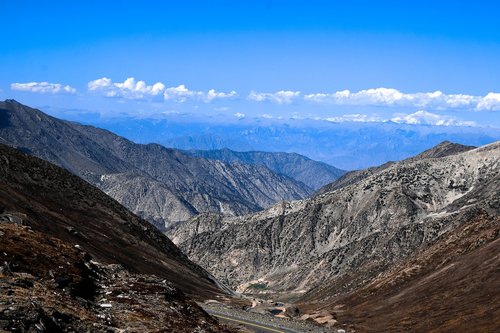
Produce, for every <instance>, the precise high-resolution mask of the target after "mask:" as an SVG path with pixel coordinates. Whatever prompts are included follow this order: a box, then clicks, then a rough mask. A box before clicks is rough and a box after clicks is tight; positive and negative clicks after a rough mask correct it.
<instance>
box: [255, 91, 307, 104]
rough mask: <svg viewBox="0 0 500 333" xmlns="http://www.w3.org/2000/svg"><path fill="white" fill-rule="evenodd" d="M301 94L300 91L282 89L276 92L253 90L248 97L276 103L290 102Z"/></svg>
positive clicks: (258, 100) (257, 100)
mask: <svg viewBox="0 0 500 333" xmlns="http://www.w3.org/2000/svg"><path fill="white" fill-rule="evenodd" d="M299 96H300V91H290V90H280V91H277V92H275V93H260V92H256V91H253V90H252V91H251V92H250V94H249V95H248V97H247V98H248V99H249V100H251V101H256V102H272V103H276V104H290V103H292V102H293V101H294V100H295V99H297V98H298V97H299Z"/></svg>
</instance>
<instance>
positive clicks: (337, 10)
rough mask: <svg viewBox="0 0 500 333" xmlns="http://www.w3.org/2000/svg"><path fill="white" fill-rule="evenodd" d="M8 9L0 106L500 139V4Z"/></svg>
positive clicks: (5, 4) (19, 4)
mask: <svg viewBox="0 0 500 333" xmlns="http://www.w3.org/2000/svg"><path fill="white" fill-rule="evenodd" d="M402 3H403V2H401V1H343V2H336V1H313V0H312V1H210V2H208V1H207V2H204V1H183V2H170V1H164V2H159V1H156V2H153V1H140V2H136V1H133V2H132V1H131V2H127V1H122V2H120V5H117V2H111V1H107V2H105V1H82V2H80V3H79V4H69V2H68V3H66V4H63V2H59V1H45V2H41V1H22V0H16V1H13V0H12V1H10V0H4V1H1V2H0V12H1V13H2V25H3V28H2V29H1V31H0V38H1V40H2V51H1V52H0V98H1V99H5V98H15V99H18V100H19V101H21V102H23V103H26V104H29V105H32V106H36V107H40V108H41V109H42V110H45V111H48V112H50V113H52V114H55V115H59V116H64V117H67V118H71V117H76V115H77V114H79V113H91V114H100V115H101V117H122V116H124V115H128V116H137V117H168V116H173V115H176V114H186V113H187V114H192V115H193V116H196V117H204V116H210V115H215V114H217V115H221V116H223V117H227V119H228V121H229V120H231V121H233V120H234V119H239V118H243V117H245V118H249V117H257V118H259V117H261V118H262V117H264V118H283V119H288V118H295V119H301V118H313V119H325V120H329V121H335V122H344V121H358V122H378V121H381V122H382V121H389V120H390V121H393V122H401V123H409V124H430V125H439V126H446V125H458V126H494V127H500V20H498V13H499V12H500V5H499V4H498V2H496V1H473V2H472V1H471V2H465V1H415V2H413V3H411V4H409V3H407V2H405V4H402Z"/></svg>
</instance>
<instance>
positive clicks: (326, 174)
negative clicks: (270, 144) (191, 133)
mask: <svg viewBox="0 0 500 333" xmlns="http://www.w3.org/2000/svg"><path fill="white" fill-rule="evenodd" d="M186 153H188V154H190V155H193V156H199V157H204V158H208V159H212V160H220V161H224V162H229V163H234V162H241V163H245V164H256V165H263V166H266V167H267V168H269V169H271V170H272V171H274V172H276V173H278V174H282V175H285V176H288V177H290V178H293V179H295V180H298V181H301V182H302V183H304V184H306V185H307V186H309V187H310V188H311V189H313V190H318V189H319V188H320V187H322V186H324V185H326V184H329V183H331V182H333V181H334V180H336V179H338V178H339V177H341V176H342V175H343V174H344V173H345V172H346V171H345V170H341V169H338V168H336V167H334V166H331V165H329V164H326V163H323V162H317V161H313V160H311V159H309V158H307V157H305V156H302V155H299V154H295V153H270V152H263V151H247V152H238V151H233V150H231V149H228V148H225V149H218V150H187V151H186Z"/></svg>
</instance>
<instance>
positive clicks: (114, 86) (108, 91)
mask: <svg viewBox="0 0 500 333" xmlns="http://www.w3.org/2000/svg"><path fill="white" fill-rule="evenodd" d="M87 86H88V90H89V91H92V92H97V93H101V94H103V95H104V96H106V97H121V98H125V99H136V100H143V99H153V98H158V96H159V97H161V98H163V99H164V100H166V101H175V102H178V103H183V102H186V101H189V100H193V101H202V102H205V103H210V102H212V101H214V100H216V99H230V98H235V97H237V96H238V94H237V93H236V91H231V92H229V93H225V92H217V91H215V90H214V89H210V90H209V91H208V92H203V91H193V90H189V89H188V88H187V87H186V86H185V85H183V84H181V85H179V86H177V87H169V88H167V87H166V86H165V85H164V84H163V83H162V82H157V83H155V84H153V85H147V84H146V83H145V82H144V81H136V80H135V78H133V77H129V78H128V79H126V80H125V81H124V82H123V83H114V82H112V80H111V79H108V78H106V77H103V78H100V79H97V80H93V81H90V82H89V83H88V85H87Z"/></svg>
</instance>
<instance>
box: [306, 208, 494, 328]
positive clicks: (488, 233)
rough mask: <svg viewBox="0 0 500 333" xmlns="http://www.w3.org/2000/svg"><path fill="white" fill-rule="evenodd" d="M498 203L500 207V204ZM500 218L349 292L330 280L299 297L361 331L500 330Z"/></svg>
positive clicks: (462, 229)
mask: <svg viewBox="0 0 500 333" xmlns="http://www.w3.org/2000/svg"><path fill="white" fill-rule="evenodd" d="M497 204H498V202H497ZM499 237H500V217H499V216H498V215H497V216H495V217H493V216H487V215H485V214H483V213H481V212H477V214H475V215H473V216H471V218H470V219H468V220H467V221H466V223H464V224H462V225H458V226H457V227H456V228H454V229H452V230H450V231H449V232H447V233H444V234H443V235H441V236H440V237H438V238H437V239H436V241H435V242H433V243H432V244H429V245H428V246H422V247H421V248H420V249H419V250H418V251H416V252H415V254H413V255H411V256H410V257H408V258H407V259H405V260H403V261H402V262H400V263H398V264H397V265H395V266H394V267H391V268H390V269H388V270H387V271H386V272H384V273H383V274H381V275H379V276H377V278H375V279H374V280H373V281H372V282H370V283H369V284H367V285H365V286H363V287H362V288H359V289H357V290H354V291H352V292H350V293H348V294H346V295H341V296H339V297H334V298H333V299H329V300H328V301H325V296H326V295H332V294H335V293H337V292H338V289H339V288H342V284H345V283H348V280H347V279H343V280H337V281H332V283H327V284H325V285H323V286H322V287H320V288H317V289H315V290H312V291H311V292H310V293H308V294H306V295H305V296H304V297H303V298H302V300H301V308H302V311H307V312H310V313H311V315H314V314H315V313H322V312H323V313H325V312H326V313H328V314H329V315H330V316H331V317H332V318H335V321H336V322H337V327H343V328H345V329H347V330H348V331H356V332H409V331H411V332H450V333H451V332H495V331H497V330H498V327H500V316H499V314H500V272H499V270H498V267H500V256H499V253H500V239H499Z"/></svg>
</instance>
